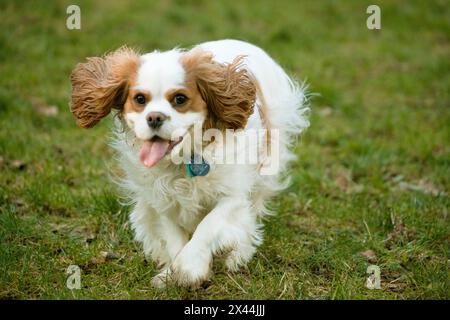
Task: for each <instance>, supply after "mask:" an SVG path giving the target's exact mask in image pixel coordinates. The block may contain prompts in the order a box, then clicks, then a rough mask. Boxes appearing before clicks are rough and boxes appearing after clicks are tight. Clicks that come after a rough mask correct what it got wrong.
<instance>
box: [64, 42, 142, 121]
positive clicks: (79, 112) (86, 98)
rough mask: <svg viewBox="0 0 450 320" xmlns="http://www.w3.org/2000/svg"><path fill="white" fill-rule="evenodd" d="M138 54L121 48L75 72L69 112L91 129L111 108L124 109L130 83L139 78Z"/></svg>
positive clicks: (93, 59)
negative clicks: (137, 74) (137, 75)
mask: <svg viewBox="0 0 450 320" xmlns="http://www.w3.org/2000/svg"><path fill="white" fill-rule="evenodd" d="M138 65H139V55H138V54H137V53H136V52H135V51H133V50H132V49H130V48H127V47H122V48H120V49H118V50H116V51H114V52H112V53H109V54H107V55H106V56H104V57H91V58H88V59H87V62H85V63H79V64H78V65H77V66H76V67H75V69H74V70H73V71H72V74H71V77H70V80H71V82H72V97H71V102H70V110H71V111H72V113H73V114H74V116H75V118H76V119H77V124H78V125H79V126H80V127H83V128H91V127H93V126H94V125H95V124H97V123H98V122H99V121H100V120H101V119H102V118H104V117H105V116H107V115H108V114H109V113H110V111H111V109H112V108H116V109H121V108H122V107H123V105H124V103H125V101H126V99H127V95H128V87H129V85H130V81H132V78H133V77H134V76H135V75H136V72H137V69H138Z"/></svg>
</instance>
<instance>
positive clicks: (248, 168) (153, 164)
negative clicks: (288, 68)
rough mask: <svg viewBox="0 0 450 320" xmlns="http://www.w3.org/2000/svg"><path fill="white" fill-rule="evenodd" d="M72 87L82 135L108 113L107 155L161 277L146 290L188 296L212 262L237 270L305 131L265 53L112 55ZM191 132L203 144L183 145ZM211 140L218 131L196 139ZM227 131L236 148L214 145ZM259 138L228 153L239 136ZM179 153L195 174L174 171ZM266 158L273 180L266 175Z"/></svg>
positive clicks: (232, 43) (231, 48)
mask: <svg viewBox="0 0 450 320" xmlns="http://www.w3.org/2000/svg"><path fill="white" fill-rule="evenodd" d="M71 81H72V89H73V90H72V101H71V111H72V112H73V114H74V115H75V117H76V118H77V123H78V125H80V126H81V127H84V128H89V127H92V126H94V125H95V124H96V123H97V122H99V121H100V120H101V119H102V118H103V117H105V116H106V115H108V114H109V113H110V111H111V110H112V109H117V115H118V117H116V122H115V124H116V128H117V129H116V130H115V135H114V142H113V144H112V145H113V147H114V148H115V149H116V150H117V152H118V158H119V162H120V165H121V167H122V169H123V171H124V175H123V177H122V178H121V181H120V182H121V185H122V186H123V187H124V189H125V190H126V191H127V196H129V197H130V199H131V200H132V202H133V210H132V212H131V215H130V219H131V223H132V227H133V229H134V232H135V238H136V240H137V241H139V242H141V243H142V245H143V249H144V253H145V255H146V256H147V257H151V258H152V259H153V260H154V261H155V262H157V263H158V265H159V266H160V267H161V273H160V274H158V275H157V276H155V277H154V278H153V284H154V285H155V286H158V287H161V286H164V285H165V284H166V283H167V281H174V282H175V283H177V284H180V285H187V286H192V285H197V284H199V283H201V282H202V281H204V280H205V279H207V278H208V277H209V275H210V272H211V264H212V259H213V255H214V254H217V253H219V252H225V253H227V254H228V256H227V258H226V264H227V267H228V268H229V269H230V270H237V269H238V267H239V266H242V265H245V264H246V263H247V262H248V261H249V260H250V259H251V257H252V256H253V255H254V253H255V251H256V247H257V246H258V245H259V244H260V243H261V241H262V225H261V221H260V220H261V217H262V216H263V215H264V214H267V213H268V210H267V209H266V208H265V202H266V201H267V200H268V199H269V198H270V196H271V195H273V194H274V192H275V191H278V190H281V189H282V188H284V187H285V186H286V179H284V178H281V174H282V172H283V171H284V170H285V168H286V165H287V163H288V162H289V161H291V160H293V159H295V156H294V154H293V153H292V152H291V151H290V150H289V148H290V146H291V145H292V143H293V141H294V138H295V137H296V136H297V135H298V134H299V133H300V132H301V131H302V130H303V129H304V128H306V127H307V126H308V121H307V119H306V116H305V111H307V110H308V108H307V107H306V106H305V95H304V91H303V89H302V88H301V87H299V86H298V84H297V83H296V82H295V81H293V80H292V79H291V78H289V77H288V76H287V75H286V73H285V72H284V71H283V69H282V68H281V67H280V66H279V65H278V64H277V63H276V62H275V61H274V60H273V59H272V58H270V57H269V55H267V53H265V52H264V51H263V50H262V49H260V48H258V47H256V46H254V45H251V44H249V43H246V42H242V41H237V40H220V41H213V42H206V43H202V44H200V45H197V46H195V47H194V48H192V49H191V50H181V49H173V50H170V51H165V52H159V51H154V52H151V53H148V54H144V55H138V54H137V53H136V52H135V51H133V50H131V49H129V48H121V49H118V50H117V51H115V52H112V53H109V54H107V55H106V56H104V57H93V58H88V61H87V62H86V63H82V64H78V65H77V66H76V68H75V69H74V70H73V73H72V76H71ZM195 127H197V128H200V131H201V133H203V137H201V139H200V140H201V141H198V140H199V139H195V138H191V137H192V136H195V133H194V128H195ZM211 129H215V130H216V131H218V132H216V133H213V134H209V135H208V138H207V139H205V138H204V136H205V135H204V134H205V133H207V132H209V131H210V130H211ZM230 129H232V130H234V131H233V132H234V136H233V135H232V137H233V138H232V139H225V140H224V139H221V137H220V134H221V133H225V131H227V132H229V131H230ZM262 129H263V130H265V134H264V135H259V136H257V139H256V140H255V139H253V140H252V139H247V140H245V141H246V143H244V144H240V147H239V148H234V146H233V141H235V139H236V137H238V136H242V134H244V136H245V135H246V134H247V133H250V132H252V131H255V130H262ZM261 137H262V138H261ZM268 145H269V146H270V148H268V147H267V146H268ZM198 146H200V148H197V147H198ZM230 146H231V147H230ZM260 146H265V147H263V148H259V147H260ZM273 146H276V148H275V149H274V148H272V147H273ZM202 147H206V148H204V149H202ZM268 149H270V150H271V151H270V152H268ZM180 150H183V151H184V152H186V150H187V151H191V150H194V152H193V154H194V156H192V155H190V156H188V157H187V159H188V160H190V159H192V158H195V159H197V160H198V159H200V160H198V161H196V162H195V164H196V165H197V166H196V167H195V164H194V163H193V162H192V163H189V161H187V162H186V161H184V163H183V162H178V163H177V162H176V161H174V158H173V154H174V153H176V152H180ZM199 150H200V151H199ZM224 150H225V151H224ZM249 150H257V151H256V152H257V157H256V159H257V160H256V162H255V161H253V162H252V161H247V162H244V163H242V162H240V163H237V162H236V161H235V162H233V161H229V159H228V160H227V161H225V162H224V161H218V158H219V157H218V156H217V154H221V155H224V154H225V155H230V154H231V156H232V157H231V158H232V159H235V157H234V156H239V155H242V154H244V153H246V152H247V151H249ZM261 150H263V151H261ZM274 158H276V159H277V160H276V163H277V166H276V168H275V169H276V170H271V171H270V170H269V171H268V172H270V174H267V173H266V174H263V173H262V170H263V169H264V168H267V167H268V166H270V165H268V163H273V162H274V161H273V159H274ZM183 159H186V156H183ZM192 164H194V166H191V165H192Z"/></svg>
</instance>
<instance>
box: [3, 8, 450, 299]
mask: <svg viewBox="0 0 450 320" xmlns="http://www.w3.org/2000/svg"><path fill="white" fill-rule="evenodd" d="M70 4H73V2H72V1H21V2H19V1H1V2H0V18H1V19H0V26H1V29H0V75H1V76H0V298H3V299H7V298H10V299H11V298H13V299H39V298H41V299H42V298H44V299H48V298H57V299H68V298H84V299H93V298H105V299H128V298H137V299H179V298H184V299H196V298H197V299H223V298H231V299H239V298H247V299H432V298H435V299H448V298H450V294H449V292H450V291H449V240H450V237H449V231H450V224H449V217H448V211H449V204H450V201H449V192H450V190H449V185H450V169H449V168H450V146H449V142H450V129H449V128H450V126H449V124H450V110H449V107H450V105H449V102H450V99H449V91H450V90H449V88H450V73H449V71H450V59H449V57H450V19H449V17H450V9H449V6H448V3H447V2H446V1H426V2H425V1H407V2H406V1H404V2H400V1H378V2H377V4H378V5H379V6H380V7H381V17H382V29H381V30H378V31H376V30H375V31H374V30H368V29H367V28H366V19H367V17H368V14H366V8H367V7H368V6H369V5H370V4H372V1H364V0H362V1H331V0H325V1H285V0H278V1H258V2H256V1H239V2H238V1H206V0H205V1H201V0H196V1H194V0H190V1H174V0H172V1H133V2H127V1H114V2H113V1H105V0H102V1H77V2H76V4H78V5H79V6H80V8H81V21H82V22H81V23H82V25H81V30H68V29H67V28H66V18H67V16H68V15H67V14H66V8H67V6H68V5H70ZM221 38H236V39H242V40H247V41H250V42H252V43H254V44H256V45H259V46H261V47H262V48H264V49H265V50H266V51H268V52H269V54H271V55H272V56H273V57H274V58H275V59H276V60H277V61H279V62H280V64H281V65H282V66H283V67H285V68H286V69H287V70H288V71H289V73H290V74H292V75H294V76H295V77H296V78H298V79H299V80H307V82H308V83H309V84H310V90H311V91H312V92H315V93H318V94H319V96H316V97H315V98H314V99H313V100H312V112H311V127H310V129H309V130H308V131H307V132H306V133H305V134H304V135H303V136H302V138H301V141H299V144H298V145H297V151H298V155H299V158H300V160H299V161H298V163H296V164H295V165H294V166H293V168H292V173H291V174H292V177H293V184H292V186H291V187H290V188H289V189H288V190H287V191H286V192H283V193H282V194H280V195H279V196H278V197H277V198H276V199H274V201H273V203H272V205H273V207H274V208H276V211H277V215H276V216H275V217H272V218H270V219H269V221H267V223H266V239H265V242H264V244H263V245H262V246H261V247H260V249H259V250H258V253H257V255H256V256H255V258H254V259H253V260H252V262H251V263H250V265H249V267H248V268H247V269H243V270H242V271H241V272H239V273H235V274H229V273H227V272H226V270H225V268H224V267H223V265H222V264H221V262H220V261H218V262H217V263H216V265H215V275H214V277H213V278H212V280H211V281H210V282H208V283H206V284H205V285H204V286H202V287H201V288H200V289H196V290H191V289H179V288H168V289H166V290H162V291H161V290H155V289H153V288H152V287H151V285H150V280H151V277H152V276H153V275H155V272H156V270H155V266H154V265H153V264H152V263H147V262H145V260H144V257H143V255H142V253H141V249H140V248H139V246H138V245H137V244H136V243H135V242H134V241H133V240H132V232H131V230H130V226H129V224H128V222H127V214H128V210H129V208H127V207H123V206H121V205H120V204H119V203H118V198H117V190H116V189H115V187H114V185H113V184H112V183H111V182H110V181H109V178H108V172H109V170H110V168H111V167H112V168H113V169H114V167H115V164H114V161H113V160H112V159H111V156H112V153H111V151H110V149H109V148H108V146H107V143H108V134H109V128H110V126H111V124H110V121H108V120H106V121H103V122H102V123H101V124H100V125H99V126H97V127H96V128H95V129H92V130H82V129H79V128H77V127H76V126H75V122H74V120H73V118H72V115H71V114H70V112H69V109H68V100H69V96H70V82H69V75H70V72H71V70H72V68H73V67H74V66H75V64H76V63H78V62H80V61H82V60H83V59H84V58H85V57H86V56H95V55H101V54H103V53H105V52H106V51H110V50H113V49H115V48H117V47H120V46H122V45H124V44H127V45H130V46H132V47H135V48H138V49H140V50H141V51H142V52H148V51H152V50H154V49H161V50H165V49H170V48H172V47H174V46H182V47H185V46H187V47H189V46H191V45H194V44H196V43H199V42H204V41H207V40H213V39H221ZM105 252H107V253H108V255H107V257H106V258H105V257H104V256H105V255H106V253H105ZM71 264H76V265H79V266H80V267H81V269H82V278H81V281H82V289H80V290H72V291H71V290H69V289H67V288H66V278H67V275H66V273H65V270H66V268H67V267H68V266H69V265H71ZM370 264H376V265H378V266H380V268H381V282H382V289H381V290H369V289H367V288H366V287H365V281H366V278H367V276H368V275H367V274H366V269H367V267H368V266H369V265H370Z"/></svg>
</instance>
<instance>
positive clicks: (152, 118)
mask: <svg viewBox="0 0 450 320" xmlns="http://www.w3.org/2000/svg"><path fill="white" fill-rule="evenodd" d="M166 119H167V116H166V115H165V114H163V113H161V112H150V113H149V114H148V115H147V123H148V125H149V127H150V128H153V129H158V128H159V127H161V126H162V124H163V122H164V120H166Z"/></svg>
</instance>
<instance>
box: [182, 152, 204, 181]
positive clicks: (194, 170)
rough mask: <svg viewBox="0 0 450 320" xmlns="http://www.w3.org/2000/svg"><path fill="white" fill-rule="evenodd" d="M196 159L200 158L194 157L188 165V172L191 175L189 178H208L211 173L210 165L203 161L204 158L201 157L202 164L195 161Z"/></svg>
mask: <svg viewBox="0 0 450 320" xmlns="http://www.w3.org/2000/svg"><path fill="white" fill-rule="evenodd" d="M195 158H200V157H199V156H196V157H195V156H192V159H191V163H187V164H186V171H187V173H188V174H189V177H197V176H200V177H203V176H206V175H207V174H208V172H209V164H208V163H207V162H206V161H205V159H203V157H201V162H200V161H195ZM198 160H200V159H198ZM196 162H197V163H196Z"/></svg>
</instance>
